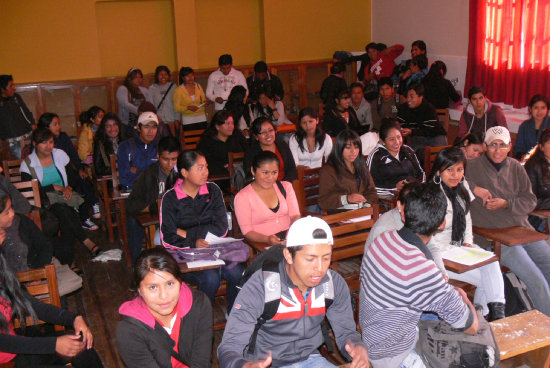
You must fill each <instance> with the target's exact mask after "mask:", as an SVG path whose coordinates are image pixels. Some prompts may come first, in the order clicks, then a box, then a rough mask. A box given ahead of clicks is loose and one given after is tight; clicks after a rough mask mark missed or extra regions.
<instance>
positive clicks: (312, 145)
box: [288, 107, 332, 168]
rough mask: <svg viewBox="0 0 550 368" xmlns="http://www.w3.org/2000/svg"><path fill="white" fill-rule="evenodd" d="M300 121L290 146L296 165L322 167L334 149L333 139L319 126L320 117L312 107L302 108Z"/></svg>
mask: <svg viewBox="0 0 550 368" xmlns="http://www.w3.org/2000/svg"><path fill="white" fill-rule="evenodd" d="M298 119H299V121H300V123H299V124H298V127H297V129H296V133H294V134H293V135H292V137H290V140H289V141H288V146H289V148H290V152H292V157H294V162H295V163H296V165H302V166H306V167H310V168H317V167H321V165H322V164H323V161H324V162H326V161H327V160H328V156H329V155H330V152H331V151H332V139H331V138H330V136H329V135H328V134H326V133H325V132H324V131H323V129H322V128H321V127H320V126H319V118H318V117H317V114H316V113H315V110H313V109H312V108H311V107H306V108H303V109H302V110H300V113H299V114H298Z"/></svg>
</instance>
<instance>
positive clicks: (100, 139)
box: [94, 112, 123, 177]
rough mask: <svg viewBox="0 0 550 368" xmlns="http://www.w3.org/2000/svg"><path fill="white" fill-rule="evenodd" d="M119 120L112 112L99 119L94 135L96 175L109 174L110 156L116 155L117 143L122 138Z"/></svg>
mask: <svg viewBox="0 0 550 368" xmlns="http://www.w3.org/2000/svg"><path fill="white" fill-rule="evenodd" d="M121 125H122V123H121V121H120V119H119V118H118V116H117V115H116V114H114V113H112V112H110V113H108V114H107V115H105V116H104V117H103V119H101V123H100V124H99V128H98V129H97V133H96V135H95V137H94V169H95V173H96V175H97V176H98V177H99V176H105V175H111V161H110V156H111V155H113V154H114V155H116V154H117V151H118V144H119V143H120V142H121V141H122V140H123V138H122V128H121Z"/></svg>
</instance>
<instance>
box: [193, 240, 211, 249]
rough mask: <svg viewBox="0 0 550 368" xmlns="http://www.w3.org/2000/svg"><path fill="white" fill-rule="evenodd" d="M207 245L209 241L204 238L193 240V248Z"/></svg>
mask: <svg viewBox="0 0 550 368" xmlns="http://www.w3.org/2000/svg"><path fill="white" fill-rule="evenodd" d="M209 246H210V243H209V242H207V241H206V240H204V239H197V241H196V242H195V248H208V247H209Z"/></svg>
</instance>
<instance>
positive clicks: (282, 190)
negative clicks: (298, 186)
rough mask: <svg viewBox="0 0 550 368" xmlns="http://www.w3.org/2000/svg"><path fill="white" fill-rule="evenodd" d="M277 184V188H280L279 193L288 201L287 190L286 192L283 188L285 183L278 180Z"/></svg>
mask: <svg viewBox="0 0 550 368" xmlns="http://www.w3.org/2000/svg"><path fill="white" fill-rule="evenodd" d="M275 183H277V188H279V191H280V192H281V194H282V195H283V198H284V199H286V190H285V187H284V186H283V183H281V181H280V180H277V181H276V182H275Z"/></svg>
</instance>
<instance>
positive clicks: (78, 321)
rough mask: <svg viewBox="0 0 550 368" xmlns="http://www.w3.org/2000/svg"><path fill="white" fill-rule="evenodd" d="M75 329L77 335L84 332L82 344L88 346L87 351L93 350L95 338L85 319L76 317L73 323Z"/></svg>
mask: <svg viewBox="0 0 550 368" xmlns="http://www.w3.org/2000/svg"><path fill="white" fill-rule="evenodd" d="M73 327H74V332H75V333H76V334H77V335H80V332H82V342H83V343H84V344H85V345H86V349H91V348H92V347H93V346H94V336H93V335H92V332H91V331H90V328H89V327H88V325H87V324H86V322H85V321H84V318H82V316H78V317H76V318H75V319H74V322H73Z"/></svg>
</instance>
